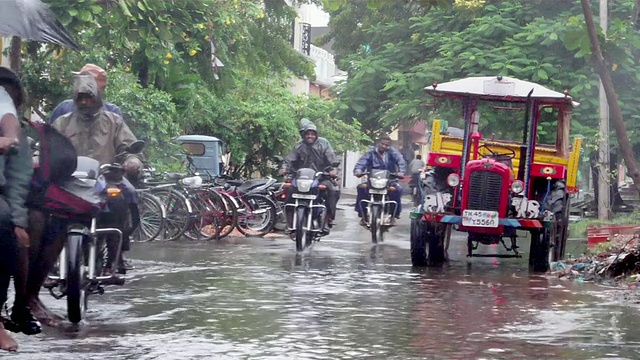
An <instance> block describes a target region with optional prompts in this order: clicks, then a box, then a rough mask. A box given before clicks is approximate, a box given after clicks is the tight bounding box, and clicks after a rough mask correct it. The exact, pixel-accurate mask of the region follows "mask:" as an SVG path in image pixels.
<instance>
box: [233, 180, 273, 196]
mask: <svg viewBox="0 0 640 360" xmlns="http://www.w3.org/2000/svg"><path fill="white" fill-rule="evenodd" d="M267 182H269V180H267V179H255V180H247V181H244V182H242V184H240V185H239V186H238V187H237V188H236V190H237V191H239V192H243V193H244V192H247V191H251V190H253V189H255V188H257V187H260V186H262V185H264V184H266V183H267Z"/></svg>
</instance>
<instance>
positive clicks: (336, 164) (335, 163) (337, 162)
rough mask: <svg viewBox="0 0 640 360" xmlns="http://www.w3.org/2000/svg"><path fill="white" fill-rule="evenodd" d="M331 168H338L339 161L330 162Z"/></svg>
mask: <svg viewBox="0 0 640 360" xmlns="http://www.w3.org/2000/svg"><path fill="white" fill-rule="evenodd" d="M331 166H333V167H338V166H340V161H334V162H332V163H331Z"/></svg>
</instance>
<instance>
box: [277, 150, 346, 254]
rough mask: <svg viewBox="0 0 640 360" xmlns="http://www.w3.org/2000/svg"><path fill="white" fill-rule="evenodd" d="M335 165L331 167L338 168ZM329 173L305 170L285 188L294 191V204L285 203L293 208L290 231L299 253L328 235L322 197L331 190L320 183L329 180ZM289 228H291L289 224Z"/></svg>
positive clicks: (286, 184)
mask: <svg viewBox="0 0 640 360" xmlns="http://www.w3.org/2000/svg"><path fill="white" fill-rule="evenodd" d="M338 165H339V164H337V163H335V164H332V165H331V166H333V167H336V166H338ZM328 176H329V173H328V172H316V171H315V170H313V169H309V168H302V169H299V170H297V171H296V172H295V175H294V177H293V179H292V180H291V182H287V183H285V184H284V185H283V187H284V188H285V189H289V188H291V190H292V191H291V200H292V201H293V203H292V202H291V201H289V203H287V204H285V205H284V206H285V209H287V210H288V208H292V209H291V210H288V211H293V221H292V224H291V227H288V230H289V231H291V232H292V233H293V235H294V240H295V242H296V251H298V252H300V251H303V250H304V249H305V248H306V247H308V246H310V245H311V244H312V243H313V242H314V241H319V240H320V238H321V237H323V236H325V235H326V234H325V233H324V232H323V224H324V223H325V217H326V216H327V211H326V210H327V208H326V206H325V204H324V199H323V197H322V196H321V195H322V192H323V191H328V190H327V187H326V186H325V185H323V184H320V180H321V179H322V178H323V177H328ZM287 226H288V225H287Z"/></svg>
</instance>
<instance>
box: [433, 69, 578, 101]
mask: <svg viewBox="0 0 640 360" xmlns="http://www.w3.org/2000/svg"><path fill="white" fill-rule="evenodd" d="M424 90H425V91H426V92H427V93H428V94H431V95H433V96H434V97H452V98H465V97H468V98H478V99H480V100H486V101H499V102H516V103H520V102H526V101H527V95H528V94H529V92H530V91H531V90H533V93H531V98H532V99H537V100H540V101H541V102H542V103H546V104H563V103H564V104H569V105H571V106H572V107H576V106H578V105H579V103H577V102H575V101H573V100H572V99H571V96H569V95H568V94H564V93H560V92H557V91H553V90H550V89H547V88H546V87H544V86H542V85H539V84H536V83H532V82H529V81H524V80H518V79H516V78H510V77H506V76H504V77H503V76H477V77H468V78H464V79H460V80H454V81H449V82H445V83H442V84H437V83H434V84H433V85H430V86H427V87H425V88H424Z"/></svg>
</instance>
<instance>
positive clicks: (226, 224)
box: [209, 189, 238, 239]
mask: <svg viewBox="0 0 640 360" xmlns="http://www.w3.org/2000/svg"><path fill="white" fill-rule="evenodd" d="M209 193H210V194H211V200H212V201H213V203H214V204H215V205H216V206H217V207H219V208H220V209H221V210H222V211H223V212H222V213H221V214H220V215H221V219H220V221H219V222H218V226H219V227H220V231H219V233H218V238H219V239H222V238H224V237H227V236H229V234H231V232H232V231H233V229H235V227H236V222H237V220H238V207H237V205H236V202H235V201H234V199H233V198H232V197H231V196H230V195H229V194H226V193H223V192H217V191H215V190H214V189H210V190H209Z"/></svg>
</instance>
